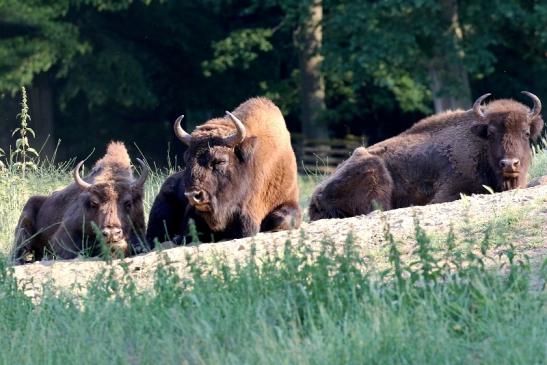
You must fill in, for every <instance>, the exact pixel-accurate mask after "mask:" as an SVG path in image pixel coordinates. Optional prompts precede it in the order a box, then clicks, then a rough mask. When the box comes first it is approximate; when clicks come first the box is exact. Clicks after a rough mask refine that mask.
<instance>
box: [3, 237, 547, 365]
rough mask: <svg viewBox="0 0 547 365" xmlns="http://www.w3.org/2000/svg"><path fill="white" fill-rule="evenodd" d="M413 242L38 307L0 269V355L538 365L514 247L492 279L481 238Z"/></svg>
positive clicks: (26, 359) (199, 265)
mask: <svg viewBox="0 0 547 365" xmlns="http://www.w3.org/2000/svg"><path fill="white" fill-rule="evenodd" d="M416 238H417V244H416V246H415V253H416V258H417V259H416V261H414V262H412V263H408V264H407V263H405V262H403V261H402V260H401V254H400V252H399V251H398V249H397V247H398V245H397V244H395V243H392V244H391V246H390V247H391V248H390V253H389V262H390V267H389V268H388V269H387V270H385V271H382V272H370V271H366V270H362V269H363V266H364V265H365V262H364V261H363V259H362V258H361V257H360V256H359V255H358V254H357V251H356V250H354V246H353V241H352V239H351V237H349V238H348V240H347V241H346V244H345V247H344V250H343V253H340V254H334V253H333V252H335V250H334V247H333V246H332V245H331V244H330V243H328V242H324V243H323V246H322V247H323V248H322V250H321V253H320V254H319V256H315V257H314V258H313V259H312V257H311V253H309V252H306V251H305V250H302V249H300V247H303V246H301V245H299V243H294V245H291V243H287V246H286V249H285V251H284V253H283V254H282V255H279V256H277V257H270V258H268V259H264V260H261V261H260V262H258V260H257V259H255V258H254V257H253V256H251V257H250V258H249V259H248V260H247V261H245V262H242V263H241V264H240V265H238V266H237V267H236V269H235V270H230V269H228V268H227V267H224V266H222V264H220V263H217V264H216V266H215V267H211V266H210V265H205V264H204V263H203V261H201V260H200V259H199V258H196V259H194V261H192V263H191V264H190V269H191V272H192V273H193V278H192V280H191V281H182V280H181V279H180V278H178V277H177V276H176V275H175V274H174V273H173V272H171V271H170V270H169V268H168V267H167V266H164V267H161V266H160V267H159V268H158V269H157V272H156V277H155V284H154V288H153V290H150V291H148V292H144V293H137V291H136V290H135V286H134V283H132V282H131V281H128V282H124V283H120V282H117V281H115V280H114V279H112V276H110V275H109V273H108V271H105V272H104V273H102V274H101V275H99V276H98V277H97V278H96V279H95V281H94V283H93V284H92V285H91V287H90V288H89V290H88V292H87V293H86V294H84V295H81V296H76V295H75V294H70V293H64V294H59V293H54V292H53V291H48V290H46V291H45V294H44V296H43V297H42V299H41V301H40V302H39V303H33V302H32V301H31V300H30V299H29V298H27V297H26V296H25V295H24V294H23V293H22V291H21V290H20V289H18V288H17V285H16V283H15V279H14V278H13V277H12V275H11V271H10V269H9V268H7V267H5V266H4V267H0V348H2V351H0V363H2V364H14V363H17V364H37V363H40V364H60V363H62V364H69V363H79V364H113V363H115V364H369V363H370V364H496V365H499V364H544V363H545V362H544V361H545V359H546V358H547V347H546V346H545V339H546V338H547V306H546V300H547V293H546V292H545V290H544V288H543V289H540V290H537V288H536V289H534V290H532V289H531V288H530V283H531V279H530V274H529V267H528V266H527V264H526V261H525V260H524V261H520V260H518V259H517V257H516V256H515V251H514V249H512V248H511V247H505V248H503V249H502V250H501V252H503V256H504V258H505V260H504V261H505V264H504V266H503V270H504V272H505V273H506V274H505V275H500V274H499V272H498V271H492V270H487V269H486V268H485V265H484V263H485V262H486V261H488V260H490V259H491V257H489V255H490V253H489V252H490V251H489V249H488V247H489V244H490V238H489V237H488V236H485V237H484V238H483V239H482V240H481V241H480V242H477V243H473V244H471V245H477V247H479V246H480V247H481V248H482V249H483V253H479V254H474V253H473V252H474V251H473V250H460V249H454V247H453V244H454V239H453V238H451V237H447V240H446V245H445V248H444V249H443V251H442V252H438V251H435V250H434V249H433V248H432V246H431V244H430V240H429V238H428V237H427V236H426V235H425V234H424V232H423V231H422V230H421V229H420V228H419V227H417V232H416ZM497 249H498V250H499V249H500V247H497ZM437 254H441V255H440V257H442V260H441V259H435V258H434V257H436V256H438V255H437ZM544 266H545V265H544ZM544 269H545V267H544ZM545 279H547V272H545V270H544V271H543V272H542V273H541V280H542V282H543V283H544V282H545Z"/></svg>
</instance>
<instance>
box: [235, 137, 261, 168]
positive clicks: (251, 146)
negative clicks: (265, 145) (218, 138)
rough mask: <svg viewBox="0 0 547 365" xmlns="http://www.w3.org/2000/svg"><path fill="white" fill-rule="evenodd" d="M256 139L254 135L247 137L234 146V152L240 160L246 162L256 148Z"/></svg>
mask: <svg viewBox="0 0 547 365" xmlns="http://www.w3.org/2000/svg"><path fill="white" fill-rule="evenodd" d="M257 143H258V139H257V138H256V137H248V138H245V139H244V140H243V142H241V143H240V144H239V145H238V146H237V147H236V148H235V154H236V156H237V158H238V159H239V160H240V161H241V162H248V161H249V160H250V159H251V158H252V156H253V153H254V151H255V149H256V145H257Z"/></svg>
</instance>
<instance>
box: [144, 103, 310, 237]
mask: <svg viewBox="0 0 547 365" xmlns="http://www.w3.org/2000/svg"><path fill="white" fill-rule="evenodd" d="M226 114H227V115H226V116H225V117H224V118H215V119H211V120H209V121H208V122H206V123H204V124H202V125H200V126H198V127H197V128H196V129H195V130H194V131H193V132H192V134H188V133H186V132H185V131H184V130H183V129H182V128H181V126H180V122H181V120H182V118H183V116H180V117H179V118H178V119H177V120H176V122H175V133H176V135H177V137H178V138H179V139H180V140H181V141H182V142H183V143H184V144H186V145H187V146H188V149H187V150H186V153H185V155H184V162H185V168H184V170H183V171H180V172H178V173H175V174H174V175H172V176H170V177H169V178H168V179H167V180H166V181H165V183H164V184H163V186H162V188H161V190H160V192H159V194H158V196H157V197H156V199H155V201H154V205H153V206H152V210H151V212H150V219H149V223H148V229H147V241H148V242H149V243H150V244H153V241H154V240H155V239H157V240H159V241H166V240H174V241H175V242H177V243H181V242H184V241H185V237H186V236H187V234H188V227H189V226H188V223H189V219H193V220H194V222H195V224H196V228H197V231H198V232H199V233H200V240H201V241H204V242H207V241H211V240H220V239H230V238H241V237H246V236H252V235H254V234H256V233H257V232H259V231H275V230H284V229H289V228H291V227H298V226H299V225H300V208H299V205H298V185H297V172H296V158H295V155H294V152H293V149H292V147H291V141H290V135H289V132H288V130H287V127H286V126H285V120H284V119H283V115H282V114H281V111H280V110H279V108H278V107H277V106H275V104H274V103H272V102H271V101H270V100H268V99H266V98H252V99H249V100H247V101H246V102H244V103H243V104H241V105H240V106H239V107H237V109H235V110H234V112H233V113H230V112H226Z"/></svg>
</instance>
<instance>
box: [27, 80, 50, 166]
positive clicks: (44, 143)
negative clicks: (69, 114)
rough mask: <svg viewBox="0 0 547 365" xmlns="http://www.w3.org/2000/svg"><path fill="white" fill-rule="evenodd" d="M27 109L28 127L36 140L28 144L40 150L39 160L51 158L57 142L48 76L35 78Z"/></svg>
mask: <svg viewBox="0 0 547 365" xmlns="http://www.w3.org/2000/svg"><path fill="white" fill-rule="evenodd" d="M29 108H30V118H31V119H30V123H29V126H30V128H32V129H33V130H34V132H35V133H36V139H34V140H32V139H31V140H30V141H29V143H30V145H31V146H32V147H34V148H35V149H36V150H37V151H38V150H40V149H41V150H42V152H41V156H40V157H41V158H44V157H51V156H52V155H53V153H54V150H55V146H56V143H57V141H56V140H55V134H54V132H55V129H54V126H55V123H54V118H53V92H52V88H51V79H50V76H49V75H48V74H41V75H38V76H36V77H35V79H34V81H33V83H32V86H31V87H30V90H29Z"/></svg>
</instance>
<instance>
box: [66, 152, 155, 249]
mask: <svg viewBox="0 0 547 365" xmlns="http://www.w3.org/2000/svg"><path fill="white" fill-rule="evenodd" d="M137 160H138V161H139V163H140V164H141V166H142V173H141V176H140V177H139V179H138V180H136V181H132V180H131V179H127V178H125V177H117V176H111V177H110V178H108V179H101V180H100V181H99V182H97V183H95V184H90V183H88V182H86V181H84V180H83V179H82V178H81V177H80V174H79V171H80V168H81V167H82V164H83V163H84V161H81V162H80V163H78V165H77V166H76V168H75V169H74V181H75V182H76V185H77V186H78V187H79V188H80V189H81V193H80V196H79V199H80V207H81V209H82V210H83V215H84V219H85V221H86V222H93V223H94V224H95V225H96V226H97V227H98V228H99V229H100V230H101V233H102V234H103V236H104V240H105V241H106V243H107V244H108V245H109V246H110V247H111V249H112V250H116V251H121V252H124V253H127V252H128V250H129V247H128V245H127V241H129V238H130V237H131V232H132V231H133V230H134V229H135V225H136V222H139V220H142V219H141V218H140V217H142V216H143V210H142V199H143V190H144V183H145V182H146V179H147V177H148V168H147V167H146V165H145V164H144V162H143V161H141V160H139V159H137ZM103 180H104V181H103ZM86 228H87V231H90V226H88V227H86Z"/></svg>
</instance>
